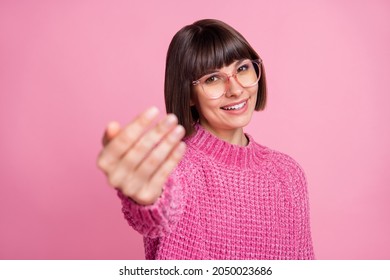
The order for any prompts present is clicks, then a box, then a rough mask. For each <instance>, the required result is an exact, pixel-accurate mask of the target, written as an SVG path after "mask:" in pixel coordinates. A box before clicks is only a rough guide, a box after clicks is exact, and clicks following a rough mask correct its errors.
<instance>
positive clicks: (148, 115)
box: [145, 106, 159, 120]
mask: <svg viewBox="0 0 390 280" xmlns="http://www.w3.org/2000/svg"><path fill="white" fill-rule="evenodd" d="M158 112H159V111H158V108H157V107H154V106H153V107H152V108H150V109H148V110H147V111H146V113H145V117H146V118H148V119H150V120H151V119H153V118H154V117H156V116H157V115H158Z"/></svg>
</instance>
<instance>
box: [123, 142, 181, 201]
mask: <svg viewBox="0 0 390 280" xmlns="http://www.w3.org/2000/svg"><path fill="white" fill-rule="evenodd" d="M185 149H186V145H185V144H184V142H180V143H179V144H178V145H177V146H176V147H175V148H174V150H173V151H172V153H171V154H170V155H169V157H168V158H167V160H166V162H164V164H163V165H161V166H160V168H159V169H158V171H157V172H156V173H155V174H154V175H153V177H152V179H151V181H149V184H147V185H146V186H144V187H143V188H139V189H134V188H128V189H124V190H123V191H122V192H123V193H124V194H125V195H127V196H129V197H131V198H132V199H133V200H134V201H136V202H137V203H138V204H141V205H150V204H153V203H154V202H155V201H156V200H157V199H158V198H159V197H160V196H161V193H162V189H163V186H164V184H165V182H166V181H167V179H168V176H169V174H170V173H171V172H172V170H173V169H174V168H175V167H176V166H177V164H178V163H179V161H180V160H181V159H182V157H183V155H184V153H185ZM138 180H139V178H133V182H136V181H138ZM133 185H135V184H133Z"/></svg>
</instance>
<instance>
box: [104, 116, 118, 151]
mask: <svg viewBox="0 0 390 280" xmlns="http://www.w3.org/2000/svg"><path fill="white" fill-rule="evenodd" d="M120 129H121V126H120V124H119V123H118V122H115V121H112V122H110V123H109V124H108V125H107V129H106V131H105V133H104V135H103V139H102V142H103V146H107V144H108V143H109V142H110V141H111V140H112V139H113V138H114V137H115V136H116V135H117V134H118V133H119V131H120Z"/></svg>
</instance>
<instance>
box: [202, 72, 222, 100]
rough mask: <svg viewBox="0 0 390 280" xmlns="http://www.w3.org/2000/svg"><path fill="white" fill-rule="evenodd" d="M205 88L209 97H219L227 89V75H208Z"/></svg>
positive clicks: (204, 83)
mask: <svg viewBox="0 0 390 280" xmlns="http://www.w3.org/2000/svg"><path fill="white" fill-rule="evenodd" d="M202 86H203V90H204V92H205V93H206V95H207V96H208V97H209V98H213V99H215V98H219V97H221V96H222V95H223V94H224V93H225V90H226V77H225V76H224V75H223V74H220V73H215V74H211V75H209V76H207V77H206V78H205V80H204V82H203V85H202Z"/></svg>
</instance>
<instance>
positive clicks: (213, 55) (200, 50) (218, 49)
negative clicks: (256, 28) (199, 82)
mask: <svg viewBox="0 0 390 280" xmlns="http://www.w3.org/2000/svg"><path fill="white" fill-rule="evenodd" d="M218 31H219V32H215V31H214V30H204V32H200V33H199V34H198V36H194V38H193V40H194V41H193V42H194V44H193V47H194V49H193V54H194V55H193V56H192V62H191V65H193V67H194V68H193V69H192V75H193V76H192V79H194V80H196V79H199V78H200V77H202V76H204V75H206V74H208V73H211V72H213V71H215V70H216V69H219V68H222V67H223V66H226V65H229V64H231V63H233V62H234V61H236V60H240V59H245V58H249V59H255V58H257V57H256V55H255V57H253V56H254V54H253V53H251V52H250V49H251V47H250V46H249V45H248V43H247V42H245V41H243V40H240V38H239V37H237V36H232V35H231V33H230V32H229V33H228V32H227V31H226V32H222V31H221V30H218Z"/></svg>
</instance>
